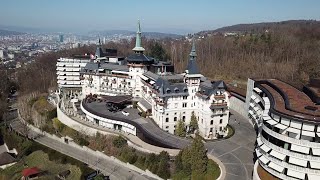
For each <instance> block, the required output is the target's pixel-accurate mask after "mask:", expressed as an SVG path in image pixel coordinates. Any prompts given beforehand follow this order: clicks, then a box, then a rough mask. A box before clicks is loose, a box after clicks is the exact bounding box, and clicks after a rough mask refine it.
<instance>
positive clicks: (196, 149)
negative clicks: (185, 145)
mask: <svg viewBox="0 0 320 180" xmlns="http://www.w3.org/2000/svg"><path fill="white" fill-rule="evenodd" d="M190 151H191V162H192V165H191V169H192V177H199V175H202V174H205V172H206V171H207V164H208V157H207V152H206V149H205V147H204V144H203V142H202V138H201V137H200V135H199V134H198V133H197V134H196V137H195V139H194V140H193V142H192V145H191V149H190Z"/></svg>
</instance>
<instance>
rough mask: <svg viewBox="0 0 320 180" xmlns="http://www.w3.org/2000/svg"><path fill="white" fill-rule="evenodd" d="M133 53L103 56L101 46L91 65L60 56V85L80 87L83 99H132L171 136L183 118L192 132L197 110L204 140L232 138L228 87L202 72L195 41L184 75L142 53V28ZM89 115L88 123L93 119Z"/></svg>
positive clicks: (87, 62)
mask: <svg viewBox="0 0 320 180" xmlns="http://www.w3.org/2000/svg"><path fill="white" fill-rule="evenodd" d="M133 51H134V54H132V55H130V56H128V57H127V58H126V61H122V60H123V59H122V60H121V61H120V60H119V59H117V58H115V57H103V54H104V53H103V52H102V50H101V47H100V45H99V46H98V48H97V50H96V56H95V57H96V59H95V60H94V61H92V62H90V63H89V61H90V60H87V61H81V62H78V61H76V60H72V59H71V60H70V59H65V58H60V59H59V60H58V63H57V73H58V84H59V86H60V87H81V88H82V96H81V98H85V97H86V96H87V95H90V94H92V95H93V94H97V95H111V96H116V95H132V96H133V97H134V99H135V101H138V103H137V106H138V108H139V110H140V111H145V112H146V114H147V115H148V116H149V117H150V118H152V119H153V120H154V121H155V123H156V124H157V125H158V126H159V127H160V128H162V129H163V130H165V131H167V132H169V133H172V134H174V132H175V127H176V125H177V123H178V121H179V120H182V121H183V122H184V123H185V125H186V129H187V131H188V130H189V124H190V120H191V115H192V112H194V114H195V116H196V118H197V120H198V127H199V134H200V135H201V136H202V137H204V138H206V139H215V138H218V137H224V136H226V135H227V134H228V131H227V125H228V120H229V96H228V93H227V92H226V85H225V84H224V82H223V81H218V82H210V81H208V80H207V79H206V78H205V77H203V75H201V74H200V72H199V70H198V68H197V65H196V61H195V60H196V56H197V55H196V52H195V43H194V41H193V46H192V50H191V53H190V60H189V64H188V67H187V69H186V72H185V73H184V74H174V72H173V69H174V67H173V66H172V65H171V64H170V63H164V62H157V61H155V60H154V59H153V58H150V57H147V56H145V55H144V54H143V52H144V48H143V47H142V46H141V31H140V24H139V29H138V32H137V38H136V46H135V48H134V49H133ZM69 61H73V63H70V62H69ZM74 61H76V62H74ZM167 68H168V71H167ZM80 69H81V70H80ZM151 69H153V70H151ZM170 69H171V70H170ZM68 73H70V74H68ZM85 113H86V112H85ZM86 115H87V118H88V119H90V118H91V117H92V115H90V114H88V113H86ZM106 126H108V124H106Z"/></svg>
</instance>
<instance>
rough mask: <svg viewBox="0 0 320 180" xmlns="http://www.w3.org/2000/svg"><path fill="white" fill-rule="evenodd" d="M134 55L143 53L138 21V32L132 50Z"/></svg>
mask: <svg viewBox="0 0 320 180" xmlns="http://www.w3.org/2000/svg"><path fill="white" fill-rule="evenodd" d="M132 50H133V51H134V52H136V53H143V51H145V49H144V48H143V47H142V46H141V27H140V20H138V31H137V35H136V46H135V47H134V48H133V49H132Z"/></svg>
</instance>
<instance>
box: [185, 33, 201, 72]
mask: <svg viewBox="0 0 320 180" xmlns="http://www.w3.org/2000/svg"><path fill="white" fill-rule="evenodd" d="M196 59H197V53H196V45H195V41H194V37H193V38H192V48H191V52H190V54H189V62H188V66H187V70H188V74H200V71H199V68H198V65H197V62H196Z"/></svg>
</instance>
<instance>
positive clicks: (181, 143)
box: [82, 101, 190, 149]
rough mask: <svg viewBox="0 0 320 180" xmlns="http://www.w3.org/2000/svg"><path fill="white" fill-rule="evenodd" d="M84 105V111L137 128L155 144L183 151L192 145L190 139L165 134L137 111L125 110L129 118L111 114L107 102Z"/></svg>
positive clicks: (115, 113) (120, 114)
mask: <svg viewBox="0 0 320 180" xmlns="http://www.w3.org/2000/svg"><path fill="white" fill-rule="evenodd" d="M82 105H83V108H84V109H86V110H87V111H89V112H90V113H92V114H95V115H98V116H100V117H104V118H108V119H113V120H117V121H121V122H126V123H129V124H131V125H133V126H135V127H136V128H137V129H138V130H139V131H140V132H142V133H143V136H144V137H146V138H147V139H152V141H153V142H155V143H160V144H162V146H164V147H170V148H178V149H181V148H184V147H186V146H187V145H189V143H190V141H189V140H188V139H185V138H181V137H178V136H175V135H173V134H169V133H167V132H165V131H164V130H162V129H161V128H160V127H159V126H158V125H156V124H155V123H154V122H153V121H152V120H151V119H147V118H142V117H140V116H139V115H138V110H137V109H134V108H125V109H124V110H125V111H126V112H129V116H125V115H123V114H122V113H121V112H110V111H109V110H108V109H107V108H106V103H105V102H99V101H93V102H91V103H87V102H86V101H82Z"/></svg>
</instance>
